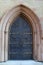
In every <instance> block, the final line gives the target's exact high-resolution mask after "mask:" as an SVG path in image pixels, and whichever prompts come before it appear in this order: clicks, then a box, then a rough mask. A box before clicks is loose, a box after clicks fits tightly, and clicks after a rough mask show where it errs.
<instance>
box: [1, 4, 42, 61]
mask: <svg viewBox="0 0 43 65" xmlns="http://www.w3.org/2000/svg"><path fill="white" fill-rule="evenodd" d="M20 14H22V15H23V16H24V17H25V18H27V20H29V21H30V23H31V25H32V29H33V58H34V59H35V60H38V61H41V29H40V23H39V19H38V17H37V16H36V15H35V14H34V12H33V11H32V10H31V9H30V8H28V7H26V6H24V5H18V6H16V7H14V8H12V9H11V10H10V11H9V12H7V13H6V14H5V15H4V17H3V18H2V20H1V28H0V31H1V40H0V42H1V44H0V49H1V51H0V54H1V56H0V57H1V58H0V61H7V60H8V30H9V26H10V24H11V23H12V21H13V20H14V19H16V17H18V16H19V15H20Z"/></svg>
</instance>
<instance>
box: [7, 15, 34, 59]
mask: <svg viewBox="0 0 43 65" xmlns="http://www.w3.org/2000/svg"><path fill="white" fill-rule="evenodd" d="M28 22H29V21H27V20H26V19H24V18H23V17H22V16H18V17H17V18H16V20H15V21H14V22H13V23H12V24H11V25H10V27H9V35H8V36H9V43H8V60H30V59H31V60H32V59H33V44H32V43H33V41H32V40H33V38H32V36H33V34H32V27H31V25H30V22H29V23H28Z"/></svg>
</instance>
